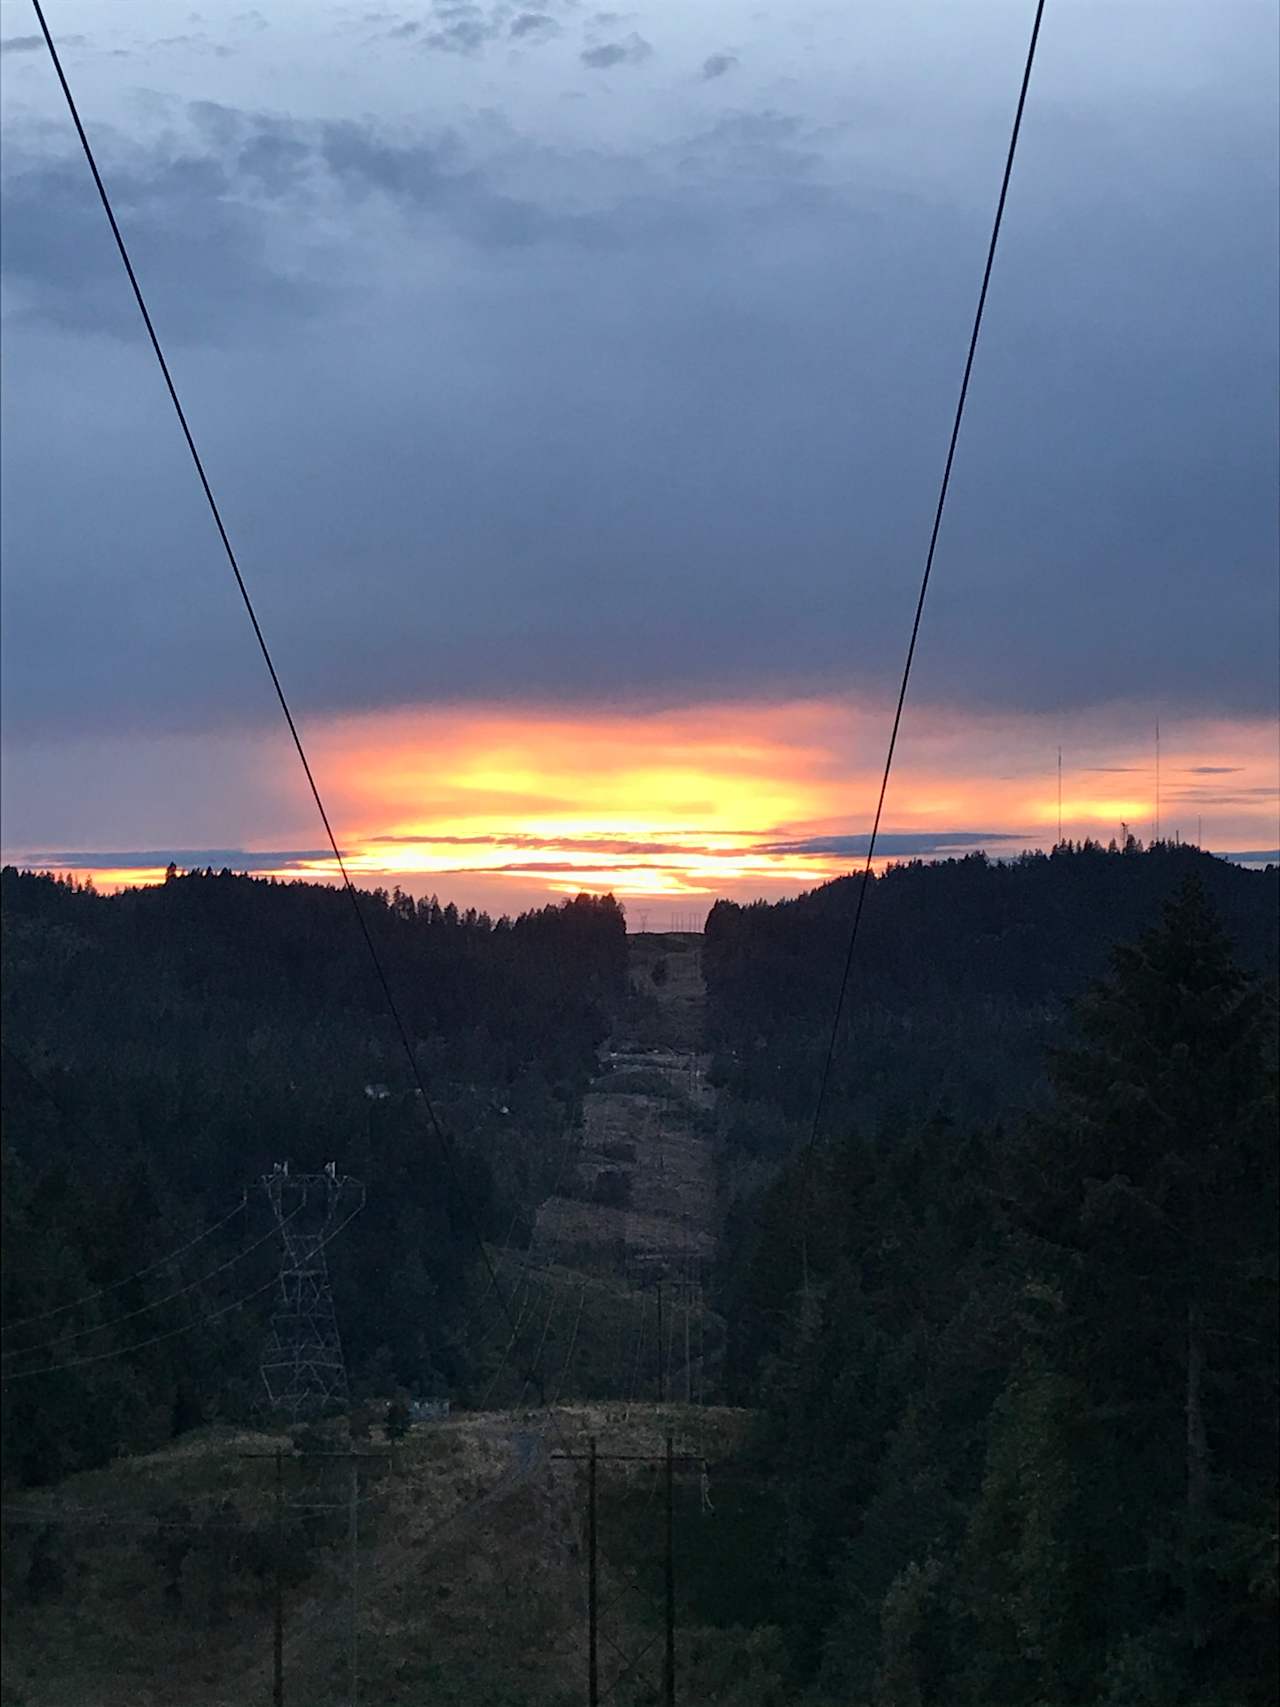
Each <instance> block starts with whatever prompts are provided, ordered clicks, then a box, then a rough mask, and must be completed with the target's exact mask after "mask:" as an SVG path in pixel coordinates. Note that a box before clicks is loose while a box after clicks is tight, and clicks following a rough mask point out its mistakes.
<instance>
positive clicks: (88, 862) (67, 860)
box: [22, 848, 333, 871]
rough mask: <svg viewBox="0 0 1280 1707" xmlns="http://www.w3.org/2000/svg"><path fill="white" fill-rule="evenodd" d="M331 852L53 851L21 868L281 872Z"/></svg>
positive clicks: (27, 857)
mask: <svg viewBox="0 0 1280 1707" xmlns="http://www.w3.org/2000/svg"><path fill="white" fill-rule="evenodd" d="M332 857H333V850H332V848H281V849H279V850H272V851H269V852H265V853H264V852H261V851H259V852H257V853H249V852H247V851H246V850H245V849H244V848H152V849H148V850H145V851H139V850H138V849H137V848H131V849H129V850H128V851H127V852H119V851H117V852H114V853H109V852H103V851H102V850H98V851H94V852H90V851H86V850H84V849H76V850H74V851H68V850H66V849H56V850H54V851H52V852H50V851H47V850H44V851H40V852H37V853H24V854H23V856H22V862H23V865H24V866H26V867H27V869H29V870H34V871H146V870H155V868H156V867H157V866H166V865H176V866H177V867H178V868H179V870H181V871H196V870H200V871H203V870H205V869H206V868H207V867H209V866H212V867H213V868H214V870H215V871H227V870H230V871H284V870H287V869H288V868H289V867H291V866H294V865H300V864H301V863H302V862H304V861H307V860H317V859H331V858H332Z"/></svg>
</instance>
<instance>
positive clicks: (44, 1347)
mask: <svg viewBox="0 0 1280 1707" xmlns="http://www.w3.org/2000/svg"><path fill="white" fill-rule="evenodd" d="M242 1207H243V1205H242ZM300 1209H301V1205H299V1207H298V1209H295V1210H293V1211H292V1213H290V1214H289V1215H287V1216H286V1217H285V1220H286V1221H292V1219H293V1217H294V1215H297V1214H298V1213H299V1210H300ZM228 1219H230V1217H228ZM278 1231H279V1228H277V1227H275V1226H272V1227H269V1228H268V1229H267V1231H266V1232H265V1233H264V1234H263V1235H262V1237H261V1238H260V1239H255V1240H254V1242H253V1243H252V1244H251V1245H246V1246H245V1248H244V1249H243V1250H242V1251H237V1252H236V1254H235V1255H234V1256H233V1257H228V1258H227V1260H226V1262H223V1263H219V1264H218V1266H217V1268H212V1269H210V1270H209V1272H208V1274H202V1275H200V1276H199V1278H198V1279H196V1280H191V1281H188V1282H187V1284H186V1285H185V1286H179V1287H178V1289H177V1290H176V1291H175V1292H169V1293H167V1294H166V1295H165V1296H164V1297H163V1298H157V1299H156V1300H155V1301H154V1302H153V1303H151V1304H142V1305H139V1307H138V1308H137V1309H136V1310H129V1311H128V1312H127V1313H126V1314H125V1315H123V1316H113V1317H112V1318H111V1320H110V1321H108V1322H95V1323H94V1324H93V1325H92V1327H88V1328H77V1329H76V1331H75V1333H73V1334H60V1335H59V1336H58V1337H57V1338H56V1339H51V1340H45V1341H44V1343H43V1344H41V1345H24V1346H23V1347H22V1348H21V1349H20V1350H18V1351H6V1352H4V1353H3V1354H2V1355H3V1356H4V1357H5V1358H10V1357H34V1356H35V1354H36V1352H38V1351H51V1350H52V1349H53V1348H54V1347H55V1346H63V1345H68V1344H69V1343H70V1342H71V1341H72V1340H81V1339H85V1338H87V1337H88V1335H89V1334H101V1333H105V1332H106V1331H107V1330H108V1328H118V1327H119V1326H120V1324H121V1323H122V1322H131V1321H133V1320H134V1319H135V1318H136V1317H138V1316H146V1315H149V1314H150V1312H151V1311H152V1310H159V1309H160V1308H161V1307H162V1306H163V1305H165V1304H172V1303H173V1301H174V1299H175V1298H182V1297H183V1296H185V1294H186V1293H188V1292H193V1291H194V1290H195V1289H196V1287H197V1286H203V1285H204V1283H205V1282H206V1281H208V1280H215V1279H216V1278H217V1276H218V1275H220V1274H225V1273H226V1271H227V1269H229V1268H234V1267H235V1265H236V1264H237V1263H238V1262H242V1261H243V1260H244V1258H245V1257H247V1256H249V1255H251V1254H252V1253H253V1252H254V1251H256V1250H258V1249H260V1248H261V1246H263V1245H265V1244H266V1243H267V1241H268V1240H269V1239H274V1238H275V1236H276V1234H277V1232H278ZM195 1242H196V1241H194V1240H193V1241H192V1243H195ZM119 1284H120V1285H121V1286H123V1285H124V1284H125V1282H124V1281H121V1282H119Z"/></svg>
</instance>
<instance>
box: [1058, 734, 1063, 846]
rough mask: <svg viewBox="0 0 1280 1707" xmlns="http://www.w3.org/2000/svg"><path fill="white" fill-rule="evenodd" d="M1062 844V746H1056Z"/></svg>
mask: <svg viewBox="0 0 1280 1707" xmlns="http://www.w3.org/2000/svg"><path fill="white" fill-rule="evenodd" d="M1057 846H1058V847H1061V846H1062V748H1061V747H1059V748H1058V841H1057Z"/></svg>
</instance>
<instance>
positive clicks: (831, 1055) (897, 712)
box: [806, 0, 1045, 1154]
mask: <svg viewBox="0 0 1280 1707" xmlns="http://www.w3.org/2000/svg"><path fill="white" fill-rule="evenodd" d="M1044 7H1045V0H1037V3H1036V13H1035V21H1034V23H1033V24H1032V26H1031V41H1030V45H1029V46H1028V48H1027V61H1026V65H1025V67H1024V69H1023V73H1022V87H1021V89H1020V90H1019V92H1018V106H1017V110H1016V112H1015V113H1014V117H1013V130H1012V132H1011V134H1010V137H1009V151H1008V154H1007V156H1006V158H1005V163H1004V176H1003V178H1002V179H1001V183H1000V199H999V201H998V202H997V203H996V213H995V219H994V221H993V223H992V227H991V241H990V243H989V244H988V246H987V263H986V266H985V267H984V269H983V273H982V288H981V290H980V291H979V293H978V306H977V310H976V312H975V314H974V317H973V330H972V332H971V333H970V335H969V353H968V355H967V357H966V358H965V364H964V377H963V379H962V380H961V382H960V396H959V398H958V400H957V402H956V412H955V419H954V420H953V422H952V425H951V440H950V443H949V444H948V446H947V458H946V462H945V464H944V466H943V470H942V484H941V486H940V487H939V489H938V502H937V507H936V508H935V510H934V515H933V528H932V530H931V532H930V534H929V549H928V552H927V554H926V556H925V563H924V574H923V576H922V577H921V581H920V593H919V597H918V598H917V599H916V609H915V617H914V619H913V621H912V624H911V638H910V640H909V642H908V644H907V656H906V661H905V663H904V665H903V669H902V683H901V686H900V687H899V689H898V703H897V705H896V707H895V709H894V713H893V726H892V728H891V730H890V732H889V750H888V752H887V753H886V755H885V761H884V775H883V777H882V778H881V780H880V795H879V798H878V799H877V801H876V814H875V819H874V821H873V823H872V826H871V837H870V840H869V841H868V843H867V857H866V862H865V864H864V865H863V868H862V882H861V884H860V886H859V889H858V901H857V906H856V907H855V909H854V915H853V926H852V928H851V930H850V932H849V946H848V949H847V951H846V953H845V959H844V971H843V973H842V975H841V978H840V990H839V994H838V995H837V997H836V1009H835V1017H834V1018H833V1020H832V1022H831V1037H830V1039H829V1041H828V1043H827V1054H826V1060H825V1061H824V1063H823V1067H822V1079H821V1081H820V1083H819V1086H818V1100H817V1104H816V1106H815V1108H814V1111H813V1126H812V1129H811V1131H810V1133H809V1142H808V1145H807V1146H806V1154H807V1152H808V1151H809V1150H812V1148H813V1146H814V1145H815V1143H816V1142H817V1139H818V1130H819V1125H820V1122H821V1119H822V1110H823V1105H824V1104H825V1102H826V1096H827V1087H828V1084H829V1082H830V1078H831V1065H832V1062H833V1061H834V1059H835V1052H836V1042H837V1040H838V1038H839V1034H840V1021H841V1019H842V1017H843V1015H844V1005H845V998H846V996H847V994H848V990H849V974H850V972H851V970H852V968H853V955H854V949H855V947H856V945H857V941H858V928H859V926H860V925H861V923H862V909H863V906H864V904H865V902H866V899H867V886H868V884H869V882H870V878H871V862H872V858H873V856H874V854H875V849H876V838H877V837H878V836H879V834H880V819H881V816H882V814H883V812H884V800H885V794H886V793H887V791H888V788H889V773H890V771H891V770H892V769H893V755H894V750H895V748H896V747H897V744H898V731H899V729H900V727H901V724H902V711H903V707H904V706H905V704H906V699H907V687H908V684H909V683H910V680H911V666H912V664H913V663H914V661H915V655H916V642H917V640H918V639H919V636H920V622H921V618H922V617H923V616H924V602H925V598H926V596H927V595H928V592H929V581H930V578H931V576H932V574H933V559H934V555H935V553H936V551H937V548H938V535H939V533H940V531H941V528H942V513H943V510H944V509H945V508H946V503H947V492H948V490H949V488H950V485H951V469H952V465H953V463H954V462H955V455H956V445H957V443H958V441H959V438H960V424H961V422H962V421H963V419H964V408H965V402H966V400H967V398H968V395H969V379H970V376H971V374H972V373H973V359H974V355H975V354H976V352H977V348H978V334H979V333H980V332H981V330H982V316H983V312H984V310H985V308H986V305H987V289H988V286H989V285H990V283H991V271H992V267H993V266H994V264H995V258H996V244H997V242H998V241H999V237H1000V225H1001V222H1002V221H1003V219H1004V206H1005V201H1006V198H1007V197H1008V194H1009V181H1010V179H1011V178H1012V176H1013V159H1014V155H1015V153H1016V152H1017V147H1018V133H1019V131H1020V130H1021V128H1022V113H1023V109H1024V107H1025V106H1026V102H1027V90H1028V88H1029V86H1030V83H1031V68H1032V65H1033V64H1034V62H1035V56H1036V43H1037V41H1038V39H1039V36H1040V20H1041V19H1042V18H1043V16H1044Z"/></svg>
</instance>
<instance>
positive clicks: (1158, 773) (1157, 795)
mask: <svg viewBox="0 0 1280 1707" xmlns="http://www.w3.org/2000/svg"><path fill="white" fill-rule="evenodd" d="M1156 840H1157V841H1159V840H1160V719H1159V718H1158V717H1157V718H1156Z"/></svg>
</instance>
